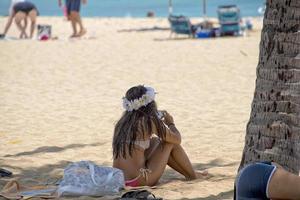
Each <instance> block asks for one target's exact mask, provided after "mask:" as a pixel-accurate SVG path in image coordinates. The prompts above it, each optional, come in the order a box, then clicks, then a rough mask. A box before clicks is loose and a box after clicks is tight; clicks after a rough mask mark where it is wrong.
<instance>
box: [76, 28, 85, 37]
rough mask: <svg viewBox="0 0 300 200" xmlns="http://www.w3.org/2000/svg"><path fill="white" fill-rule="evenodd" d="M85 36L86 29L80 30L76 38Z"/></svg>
mask: <svg viewBox="0 0 300 200" xmlns="http://www.w3.org/2000/svg"><path fill="white" fill-rule="evenodd" d="M85 34H86V29H82V30H81V31H80V32H79V33H78V34H77V37H81V36H83V35H85Z"/></svg>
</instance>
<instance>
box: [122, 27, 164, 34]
mask: <svg viewBox="0 0 300 200" xmlns="http://www.w3.org/2000/svg"><path fill="white" fill-rule="evenodd" d="M168 30H170V28H169V27H158V26H153V27H150V28H130V29H121V30H118V32H119V33H122V32H146V31H168Z"/></svg>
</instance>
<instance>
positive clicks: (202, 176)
mask: <svg viewBox="0 0 300 200" xmlns="http://www.w3.org/2000/svg"><path fill="white" fill-rule="evenodd" d="M195 173H196V177H197V179H205V178H208V171H207V170H202V171H196V172H195Z"/></svg>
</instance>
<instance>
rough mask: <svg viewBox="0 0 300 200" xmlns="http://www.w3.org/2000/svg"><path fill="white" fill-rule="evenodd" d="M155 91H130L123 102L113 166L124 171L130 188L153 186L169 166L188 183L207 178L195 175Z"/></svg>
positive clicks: (134, 89)
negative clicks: (158, 105) (157, 101)
mask: <svg viewBox="0 0 300 200" xmlns="http://www.w3.org/2000/svg"><path fill="white" fill-rule="evenodd" d="M154 99H155V91H154V89H153V88H151V87H144V86H141V85H140V86H136V87H132V88H130V89H129V90H128V91H127V92H126V95H125V97H124V98H123V107H124V108H125V112H124V113H123V115H122V117H121V119H120V120H119V121H118V123H117V124H116V126H115V130H114V138H113V156H114V161H113V166H114V167H116V168H119V169H121V170H123V172H124V176H125V180H126V182H125V184H126V186H132V187H136V186H145V185H147V186H153V185H155V184H156V183H157V182H158V180H159V179H160V177H161V176H162V174H163V172H164V170H165V168H166V165H169V166H170V167H171V168H173V169H174V170H176V171H177V172H179V173H181V174H182V175H184V176H185V178H186V179H187V180H192V179H196V178H197V177H200V176H205V175H207V172H197V173H196V172H195V170H194V169H193V167H192V164H191V162H190V160H189V158H188V156H187V154H186V153H185V151H184V149H183V148H182V146H181V145H180V143H181V134H180V132H179V131H178V130H177V128H176V126H175V123H174V120H173V117H172V116H171V115H170V114H169V113H168V112H167V111H158V110H157V106H156V103H155V101H154Z"/></svg>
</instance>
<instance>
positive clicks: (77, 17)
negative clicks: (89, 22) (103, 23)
mask: <svg viewBox="0 0 300 200" xmlns="http://www.w3.org/2000/svg"><path fill="white" fill-rule="evenodd" d="M71 15H72V16H73V18H74V21H75V23H76V24H78V25H79V32H78V34H77V35H76V36H78V37H81V36H83V35H84V34H85V33H86V30H85V28H84V27H83V24H82V20H81V17H80V14H79V12H77V11H72V12H71Z"/></svg>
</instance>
